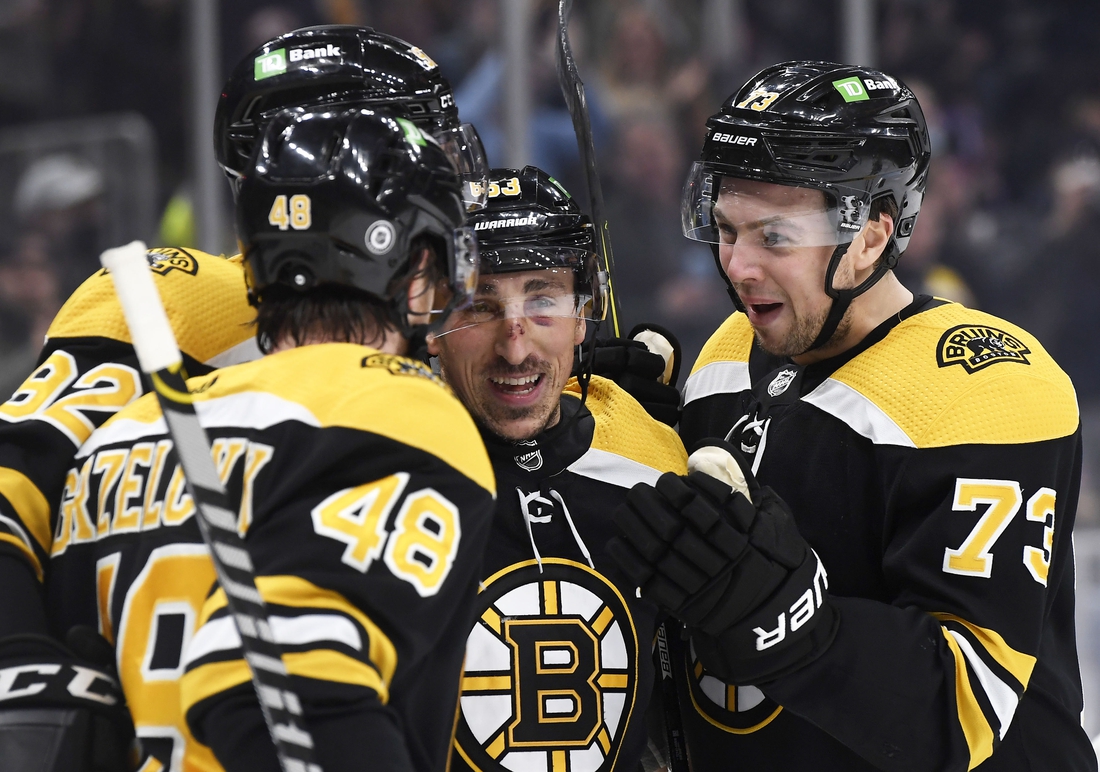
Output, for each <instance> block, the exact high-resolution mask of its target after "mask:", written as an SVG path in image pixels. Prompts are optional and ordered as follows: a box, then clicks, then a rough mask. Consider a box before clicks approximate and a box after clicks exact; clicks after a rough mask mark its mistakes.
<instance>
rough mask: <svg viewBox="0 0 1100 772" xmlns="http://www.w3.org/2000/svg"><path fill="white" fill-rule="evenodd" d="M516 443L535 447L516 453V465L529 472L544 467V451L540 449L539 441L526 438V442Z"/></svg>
mask: <svg viewBox="0 0 1100 772" xmlns="http://www.w3.org/2000/svg"><path fill="white" fill-rule="evenodd" d="M516 444H517V445H525V446H527V447H529V448H534V450H528V451H521V452H519V453H516V455H515V460H516V466H518V467H519V468H520V469H523V470H524V471H527V472H537V471H538V470H540V469H542V451H541V450H539V444H538V443H537V442H535V441H534V440H525V441H524V442H517V443H516Z"/></svg>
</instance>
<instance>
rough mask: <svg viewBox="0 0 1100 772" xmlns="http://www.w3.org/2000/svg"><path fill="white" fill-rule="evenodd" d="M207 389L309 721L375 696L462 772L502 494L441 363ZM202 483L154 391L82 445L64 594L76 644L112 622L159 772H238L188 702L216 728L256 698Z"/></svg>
mask: <svg viewBox="0 0 1100 772" xmlns="http://www.w3.org/2000/svg"><path fill="white" fill-rule="evenodd" d="M189 386H190V387H191V389H192V391H194V392H195V407H196V410H197V412H198V415H199V418H200V420H201V422H202V424H203V426H204V427H205V429H206V431H207V433H208V434H209V436H210V439H211V445H212V451H213V455H214V460H215V466H216V468H217V470H218V472H219V474H220V476H221V478H222V480H223V481H224V482H225V483H226V486H227V490H228V493H229V500H230V501H233V502H239V512H240V521H239V522H240V529H241V532H242V533H243V534H244V535H245V545H246V546H247V548H248V550H249V552H250V554H251V556H252V561H253V563H254V565H255V567H256V573H257V576H258V581H257V585H258V587H259V589H260V591H261V593H262V594H263V595H264V597H265V600H266V601H267V604H268V611H269V614H270V615H271V622H272V627H273V630H274V631H275V634H276V637H277V638H278V639H279V640H280V641H281V642H282V643H283V644H284V646H285V649H284V650H285V661H286V665H287V667H288V669H289V671H290V673H291V674H292V675H293V676H296V678H295V679H294V681H295V687H296V688H297V689H298V690H299V695H300V696H301V697H302V699H303V701H304V702H305V704H306V713H307V722H308V718H309V712H310V705H315V704H318V703H324V704H325V705H326V708H327V709H328V710H330V711H336V712H338V711H339V706H340V705H341V704H342V703H343V702H348V703H354V702H357V701H359V702H362V701H364V700H366V701H368V702H370V701H373V702H374V703H375V704H376V705H379V704H380V705H379V710H380V711H381V712H383V713H387V714H391V715H394V716H396V721H395V723H396V724H398V725H402V726H407V727H416V729H415V731H413V730H410V731H409V732H408V734H407V736H406V737H405V738H403V741H406V742H407V746H408V747H407V749H405V748H402V749H401V751H402V753H403V754H404V756H405V757H406V758H411V759H412V760H413V764H414V766H415V768H416V769H423V770H427V769H442V767H443V765H444V763H445V759H446V755H447V752H448V748H449V746H450V741H451V737H452V730H453V723H454V716H455V704H456V700H457V693H458V680H459V673H460V669H461V662H462V650H463V641H464V640H465V631H467V630H468V629H469V625H470V622H471V620H472V618H473V616H472V615H473V608H472V604H473V601H474V597H475V593H476V587H477V579H478V569H479V567H480V557H481V550H482V547H483V544H484V540H485V537H486V535H487V533H488V529H489V523H490V517H491V511H492V504H493V492H494V483H493V474H492V468H491V466H490V464H489V460H488V457H487V456H486V454H485V451H484V449H483V445H482V443H481V439H480V437H479V436H478V434H477V430H476V428H475V427H474V424H473V422H472V421H471V420H470V418H469V416H468V414H467V413H466V412H465V410H464V409H463V408H462V406H461V405H460V404H459V402H458V401H457V400H456V399H455V398H454V397H453V396H452V395H451V394H450V393H449V390H448V389H447V388H446V387H445V386H442V385H441V384H439V383H438V382H436V380H435V378H434V376H432V374H431V372H430V370H429V369H428V368H426V367H425V366H424V365H422V364H420V363H418V362H414V361H411V360H407V359H404V358H401V357H394V356H390V355H386V354H381V353H379V352H377V351H375V350H373V349H369V348H366V347H362V346H355V345H351V344H340V343H330V344H320V345H311V346H305V347H301V348H295V349H291V350H288V351H284V352H281V353H278V354H273V355H271V356H268V357H264V358H263V359H261V360H258V361H255V362H250V363H247V364H241V365H237V366H234V367H228V368H224V369H221V370H219V371H217V372H216V373H213V374H211V375H208V376H204V377H202V378H192V379H191V380H190V381H189ZM182 483H183V479H182V473H181V470H180V467H179V465H178V463H177V460H176V453H175V451H174V449H173V444H172V441H171V439H170V438H169V437H168V436H167V434H166V427H165V424H164V420H163V418H162V416H161V413H160V410H159V407H158V405H157V402H156V401H155V398H154V396H153V395H151V394H150V395H147V396H145V397H143V398H142V399H140V400H138V401H137V402H135V403H134V404H132V405H130V406H129V407H128V408H126V409H125V410H123V411H121V412H120V413H118V414H117V415H115V416H114V417H113V418H112V419H111V420H110V421H109V422H107V423H106V424H105V425H104V426H103V427H102V428H100V429H99V430H98V431H96V432H95V433H94V434H93V435H92V436H91V438H90V439H89V441H88V442H87V443H85V445H84V446H83V447H82V448H81V450H80V453H79V455H78V456H77V458H76V466H75V467H74V468H73V469H72V470H71V471H70V472H69V475H68V480H67V482H66V485H65V492H64V496H63V500H62V505H61V512H60V516H59V518H58V525H57V530H56V533H55V535H54V540H53V543H54V549H53V553H54V554H53V558H52V561H51V566H50V577H49V582H48V587H49V588H50V589H51V590H54V589H55V588H56V593H55V594H51V597H50V602H49V607H50V611H51V615H52V616H51V622H52V623H53V624H54V626H55V627H56V628H57V631H58V632H61V631H63V630H65V629H67V628H68V627H69V626H70V625H73V624H92V625H98V626H99V629H100V630H101V631H102V632H103V634H104V636H105V637H107V639H108V640H109V641H111V642H112V643H114V644H115V646H116V654H117V661H118V663H119V675H120V679H121V682H122V686H123V690H124V691H125V693H126V697H127V701H128V704H129V706H130V710H131V713H132V715H133V718H134V723H135V726H136V729H137V734H138V737H139V738H141V740H142V744H143V746H144V748H145V750H146V752H147V753H149V754H151V755H152V756H154V757H155V759H154V760H153V761H151V762H149V763H150V764H154V766H150V767H149V771H150V772H151V770H154V769H158V768H159V767H157V766H155V764H160V765H162V766H163V768H164V769H171V770H180V769H186V770H218V769H221V767H220V765H219V764H218V763H217V760H216V759H215V758H214V756H213V754H212V752H211V751H210V749H209V748H207V747H206V746H204V745H203V744H201V743H199V742H196V741H195V740H194V738H193V737H192V734H191V732H190V731H189V729H188V727H187V725H186V724H185V723H184V721H183V716H184V715H185V714H184V712H183V710H181V707H182V708H183V709H186V708H190V709H191V710H192V715H193V716H194V717H196V722H197V724H199V725H201V718H202V714H203V712H204V710H206V709H208V708H209V707H210V706H211V705H213V704H216V703H217V701H218V700H219V699H222V698H223V697H226V696H227V695H234V694H237V693H239V692H240V691H241V690H242V689H243V690H244V691H246V692H247V691H248V690H251V688H252V687H251V684H250V683H249V672H248V669H247V667H246V665H245V663H244V662H243V660H241V659H239V658H238V657H239V654H240V652H239V649H238V648H237V646H238V645H239V638H237V637H236V629H235V628H234V627H233V621H232V619H230V618H229V617H227V616H226V615H225V598H224V594H223V593H222V592H221V591H220V590H219V591H218V592H217V593H216V594H214V595H213V596H210V597H208V596H209V594H210V591H211V588H212V584H213V582H214V572H213V567H212V565H211V564H210V561H209V558H208V556H207V551H206V549H205V547H204V545H203V544H202V540H201V536H200V534H199V532H198V528H197V525H196V523H195V518H194V511H195V510H194V503H193V502H192V500H191V498H190V496H189V495H188V494H187V492H186V490H185V488H184V486H183V484H182ZM188 651H189V652H190V657H191V661H190V671H189V672H188V674H187V677H186V679H187V680H186V682H182V681H181V678H182V677H183V675H184V672H185V668H186V667H187V666H188V661H187V659H186V652H188ZM182 683H186V689H184V690H183V691H182V692H181V684H182ZM257 713H258V709H257ZM193 725H195V724H193Z"/></svg>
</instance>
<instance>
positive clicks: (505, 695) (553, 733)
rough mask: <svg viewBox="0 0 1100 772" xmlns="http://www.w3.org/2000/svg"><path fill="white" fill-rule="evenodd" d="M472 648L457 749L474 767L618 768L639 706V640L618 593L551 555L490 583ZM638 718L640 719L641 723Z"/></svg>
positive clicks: (588, 771)
mask: <svg viewBox="0 0 1100 772" xmlns="http://www.w3.org/2000/svg"><path fill="white" fill-rule="evenodd" d="M478 597H479V598H480V599H481V600H482V605H481V607H480V608H481V609H482V612H481V616H480V617H479V619H478V621H477V622H476V623H475V625H474V628H473V630H471V632H470V635H469V638H468V639H467V641H466V661H465V666H464V667H465V671H464V673H463V679H462V699H461V702H460V706H461V713H460V717H459V723H458V731H457V733H456V736H455V745H456V748H457V750H458V752H459V754H460V755H461V756H462V757H463V758H464V759H465V760H466V762H467V763H468V764H469V765H470V766H471V767H473V768H474V769H479V770H482V772H488V770H496V769H520V768H524V769H528V768H530V769H535V768H538V769H546V770H552V769H563V770H564V769H569V770H572V772H607V771H608V770H610V769H611V768H612V766H613V765H614V763H615V759H616V757H617V755H618V752H619V747H620V745H621V743H622V738H623V735H624V732H625V730H626V726H627V724H628V722H629V721H630V720H631V715H632V713H633V709H634V702H635V699H636V694H635V692H636V688H637V684H636V673H637V666H638V662H637V658H638V651H639V645H638V637H637V631H636V630H635V628H634V622H633V620H632V618H631V616H630V612H629V610H628V608H627V606H626V603H625V601H624V600H623V598H622V596H621V595H620V594H619V593H618V591H617V590H616V589H615V586H614V585H613V584H611V583H610V582H609V581H608V580H607V579H605V578H604V577H603V576H602V575H601V574H599V573H598V572H596V571H593V570H592V569H590V568H589V567H588V566H586V565H583V564H580V563H574V562H573V561H570V560H564V559H561V558H544V559H543V560H542V571H541V573H540V570H539V566H538V565H536V563H535V561H533V560H532V561H526V562H524V563H518V564H516V565H513V566H509V567H508V568H505V569H504V570H502V571H500V572H498V573H497V574H495V575H494V576H493V577H491V578H490V579H488V580H487V581H486V583H485V585H484V587H483V589H482V591H481V593H480V594H479V595H478ZM635 719H636V720H640V717H637V716H636V717H635Z"/></svg>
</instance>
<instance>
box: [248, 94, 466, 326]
mask: <svg viewBox="0 0 1100 772" xmlns="http://www.w3.org/2000/svg"><path fill="white" fill-rule="evenodd" d="M237 233H238V236H239V237H240V240H241V253H242V254H243V255H244V262H245V280H246V283H247V285H248V293H249V299H250V300H251V301H252V302H254V303H256V302H262V301H263V294H264V290H265V289H266V288H267V287H269V286H271V285H273V284H280V285H286V286H290V287H293V288H296V289H301V290H305V289H308V288H310V287H314V286H317V285H319V284H324V283H334V284H341V285H347V286H351V287H355V288H358V289H360V290H363V291H365V292H367V293H370V294H372V295H374V296H375V297H378V298H381V299H382V300H383V301H385V302H386V303H390V304H392V305H391V306H390V307H391V308H393V309H394V310H395V311H396V318H397V319H398V320H399V324H400V325H401V331H402V333H403V334H405V336H406V337H410V336H411V335H412V334H413V333H414V332H417V330H413V329H412V328H411V327H409V326H408V324H407V317H406V313H407V310H408V309H407V299H406V298H405V297H404V296H400V297H391V296H390V292H391V287H392V283H393V281H394V279H395V278H397V277H400V276H401V275H403V274H404V273H405V272H406V271H407V270H408V269H409V266H408V262H409V259H410V247H411V245H412V243H413V241H414V240H415V239H417V238H418V237H422V236H424V237H428V238H429V239H430V241H431V243H432V245H433V247H434V248H435V250H436V254H437V255H438V256H440V258H441V262H442V263H443V265H444V267H445V271H446V280H447V284H448V285H449V289H450V290H451V293H452V296H451V297H450V299H449V301H448V303H447V306H446V308H445V309H443V311H442V314H441V315H440V316H439V317H438V321H442V320H444V319H445V318H446V315H447V314H448V313H449V312H450V311H451V310H452V309H453V308H454V307H455V306H456V305H458V304H460V303H463V302H465V300H466V299H467V298H468V297H469V296H470V293H471V292H472V290H473V289H474V287H475V286H476V283H477V260H478V258H477V242H476V239H475V237H474V233H473V230H472V229H471V228H468V227H466V225H465V207H464V205H463V202H462V198H461V183H460V181H459V179H458V176H457V175H456V173H455V170H454V166H453V165H452V164H451V162H450V160H449V159H448V157H447V155H446V154H445V153H444V152H443V150H442V149H441V148H440V147H439V145H438V144H437V143H436V141H435V140H434V139H433V138H432V136H431V135H430V134H428V133H426V132H424V131H421V130H420V129H419V128H418V127H417V126H416V125H415V124H413V123H412V122H411V121H409V120H408V119H406V118H402V117H397V116H394V115H392V114H390V113H386V112H383V111H376V110H370V109H365V108H354V109H348V110H313V111H311V110H307V109H305V108H293V109H289V110H284V111H282V112H280V113H278V114H277V115H276V116H275V117H274V118H272V119H271V121H269V122H268V125H267V126H266V128H265V130H264V133H263V134H262V135H261V138H260V140H259V144H258V146H257V147H256V150H255V153H254V155H253V159H252V161H251V163H250V164H249V165H248V166H246V167H244V169H242V173H241V180H240V186H239V191H238V197H237ZM433 326H435V325H433Z"/></svg>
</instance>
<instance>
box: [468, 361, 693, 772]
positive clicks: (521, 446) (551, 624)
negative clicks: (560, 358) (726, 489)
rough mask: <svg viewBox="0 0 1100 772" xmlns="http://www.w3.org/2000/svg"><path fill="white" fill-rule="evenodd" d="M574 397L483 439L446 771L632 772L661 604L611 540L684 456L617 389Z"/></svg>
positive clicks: (605, 385) (604, 386)
mask: <svg viewBox="0 0 1100 772" xmlns="http://www.w3.org/2000/svg"><path fill="white" fill-rule="evenodd" d="M578 393H579V390H578V388H577V386H576V381H572V382H571V384H570V386H569V387H568V388H567V390H566V395H565V396H563V397H562V419H561V421H560V422H559V423H558V424H556V425H555V426H553V427H552V428H550V429H549V430H547V431H546V432H544V433H543V434H541V435H539V436H538V437H537V438H536V439H533V440H530V441H527V442H520V443H511V442H506V441H503V440H501V439H499V438H496V437H494V436H493V435H491V434H489V433H487V432H486V433H485V441H486V447H487V449H488V450H489V455H490V458H491V459H492V462H493V468H494V470H495V472H496V479H497V486H498V500H497V508H496V511H495V513H494V515H493V528H492V532H491V535H490V538H489V544H488V546H487V547H486V551H485V565H484V569H483V572H482V575H483V577H484V578H483V579H482V582H481V589H480V593H479V595H478V605H477V612H478V618H477V621H476V623H475V624H474V625H473V627H472V630H470V632H469V635H468V637H467V640H466V662H465V675H464V677H463V680H462V698H461V709H460V713H459V721H458V731H457V734H456V738H455V739H456V742H455V749H456V753H455V754H454V756H453V757H452V760H451V769H475V770H479V771H480V772H503V770H516V769H540V770H546V772H566V770H569V772H608V770H612V769H621V770H630V772H635V771H636V770H637V769H638V762H639V757H640V755H641V753H642V750H643V748H644V747H645V743H646V724H645V718H644V714H645V710H646V705H647V702H648V699H649V695H650V692H651V690H652V688H653V660H652V656H651V647H652V643H653V636H654V632H655V629H656V627H655V626H656V616H657V609H656V607H654V606H652V605H651V604H649V603H648V602H646V601H643V600H641V599H640V598H638V597H636V595H635V588H634V585H632V584H631V583H630V581H629V580H628V579H627V578H626V576H625V575H624V574H622V572H621V571H620V570H619V569H618V567H617V566H616V565H615V564H614V562H612V561H611V559H610V557H609V556H608V555H607V553H606V551H605V545H606V544H607V541H608V539H610V538H611V536H613V535H614V534H615V533H616V530H615V524H614V522H613V520H612V518H611V513H612V511H613V510H614V509H615V508H616V507H617V506H618V505H619V504H621V503H622V502H623V501H624V499H625V497H626V493H627V491H629V489H630V488H631V487H632V486H633V485H635V484H636V483H639V482H648V483H650V484H652V483H654V482H655V481H656V479H657V478H658V477H659V476H660V475H661V473H663V472H669V471H671V472H676V473H677V474H685V473H686V461H687V457H686V454H685V453H684V449H683V446H682V445H681V443H680V440H679V438H678V437H677V436H676V434H675V433H674V432H673V431H672V430H671V429H669V428H668V427H667V426H665V425H664V424H661V423H658V422H657V421H654V420H653V419H652V418H650V417H649V415H648V414H646V412H645V410H644V409H643V408H642V407H641V405H639V404H638V403H637V402H636V401H635V400H634V399H633V398H632V397H630V396H629V395H628V394H626V392H624V391H622V390H621V389H620V388H619V387H617V386H616V385H615V384H614V383H613V382H611V381H608V380H604V379H603V378H599V377H594V378H593V379H592V382H591V385H590V388H589V391H588V397H587V400H586V404H585V406H584V407H581V406H580V403H579V400H578V399H576V396H577V394H578Z"/></svg>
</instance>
